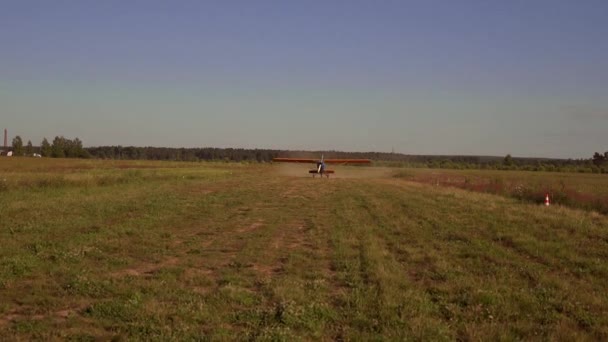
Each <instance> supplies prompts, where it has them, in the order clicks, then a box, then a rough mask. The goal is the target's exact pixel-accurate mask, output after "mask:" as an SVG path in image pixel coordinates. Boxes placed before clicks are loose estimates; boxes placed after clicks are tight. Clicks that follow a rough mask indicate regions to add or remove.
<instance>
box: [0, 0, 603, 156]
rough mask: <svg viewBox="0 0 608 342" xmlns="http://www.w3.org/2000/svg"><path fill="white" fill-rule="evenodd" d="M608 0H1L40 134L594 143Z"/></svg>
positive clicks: (20, 111)
mask: <svg viewBox="0 0 608 342" xmlns="http://www.w3.org/2000/svg"><path fill="white" fill-rule="evenodd" d="M606 18H608V2H607V1H592V0H588V1H558V0H554V1H542V0H537V1H516V0H514V1H447V0H446V1H405V0H403V1H355V0H353V1H86V0H83V1H76V0H74V1H61V0H58V1H27V0H24V1H0V125H1V126H3V127H5V128H8V129H9V133H10V135H11V136H13V135H15V134H19V135H21V136H22V137H23V138H24V139H26V140H28V139H31V140H32V141H33V142H34V143H35V144H36V143H38V142H39V141H40V140H41V139H42V137H44V136H46V137H48V138H52V137H54V136H55V135H65V136H66V137H76V136H77V137H79V138H80V139H82V140H83V141H84V143H85V145H88V146H92V145H110V144H112V145H137V146H172V147H181V146H185V147H202V146H218V147H249V148H255V147H258V148H280V149H311V150H315V149H336V150H346V151H390V150H391V148H394V149H395V150H396V151H398V152H402V153H411V154H468V155H471V154H473V155H479V154H482V155H504V154H507V153H511V154H513V155H515V156H545V157H566V158H568V157H572V158H580V157H590V156H591V155H592V153H593V152H594V151H605V150H608V134H607V132H608V38H607V37H608V20H607V19H606Z"/></svg>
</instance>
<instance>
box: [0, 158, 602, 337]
mask: <svg viewBox="0 0 608 342" xmlns="http://www.w3.org/2000/svg"><path fill="white" fill-rule="evenodd" d="M384 171H386V172H384ZM384 171H382V172H378V171H377V170H370V169H366V168H352V169H348V168H338V169H337V175H338V176H340V175H341V174H342V175H348V177H347V178H330V179H323V180H319V179H312V178H308V177H307V175H306V168H305V167H302V169H301V172H302V173H301V176H299V174H296V173H293V172H289V173H286V172H283V171H282V169H281V167H279V166H276V165H275V166H273V165H241V164H226V163H171V162H126V161H79V160H49V159H25V158H13V159H9V158H3V159H0V181H2V182H4V186H3V187H2V188H0V241H1V242H2V244H1V247H0V339H2V340H14V339H85V340H86V339H99V338H101V339H112V338H118V339H120V338H126V339H137V340H141V339H146V340H147V339H177V340H188V339H256V340H289V341H291V340H301V339H303V340H336V339H337V340H370V339H374V340H377V339H380V340H403V339H414V340H453V339H484V340H497V339H500V340H517V339H564V340H573V339H591V340H605V339H608V328H607V327H608V312H607V311H608V285H606V284H608V264H607V261H608V252H607V251H608V218H606V216H604V215H601V214H598V213H596V212H589V211H582V210H576V209H570V208H567V207H561V206H551V207H549V208H545V207H543V206H540V205H536V204H530V203H526V202H521V201H518V200H516V199H512V198H506V197H501V196H495V195H490V194H483V193H475V192H469V191H465V190H460V189H455V188H444V187H436V186H433V185H427V184H420V183H416V182H409V181H407V180H404V179H403V178H395V177H391V176H390V174H391V172H393V171H392V170H384ZM408 171H409V170H408ZM341 172H342V173H341ZM412 172H414V171H412ZM476 172H479V174H478V175H479V176H480V177H482V176H488V175H489V174H484V173H482V172H481V171H476ZM493 176H494V175H493V174H492V175H491V176H488V177H493ZM559 176H562V174H559ZM509 177H515V178H517V177H520V180H521V181H524V182H525V181H534V179H533V178H531V177H536V175H535V174H534V176H532V175H531V173H525V172H509ZM567 177H571V178H568V182H571V183H572V184H579V183H580V184H584V185H585V186H589V188H590V189H591V188H594V187H593V186H592V185H593V184H596V186H595V187H596V188H601V187H602V186H603V185H604V183H602V182H603V181H604V179H603V178H586V177H589V175H580V177H581V178H578V177H577V175H568V176H567ZM4 179H6V180H4ZM598 191H599V190H598Z"/></svg>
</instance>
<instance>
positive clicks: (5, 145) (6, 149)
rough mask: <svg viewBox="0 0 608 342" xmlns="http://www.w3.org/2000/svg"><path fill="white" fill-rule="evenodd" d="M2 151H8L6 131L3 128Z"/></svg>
mask: <svg viewBox="0 0 608 342" xmlns="http://www.w3.org/2000/svg"><path fill="white" fill-rule="evenodd" d="M4 151H8V132H7V131H6V128H5V129H4Z"/></svg>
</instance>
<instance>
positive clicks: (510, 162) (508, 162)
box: [502, 154, 513, 166]
mask: <svg viewBox="0 0 608 342" xmlns="http://www.w3.org/2000/svg"><path fill="white" fill-rule="evenodd" d="M502 163H503V164H504V165H505V166H513V157H511V155H510V154H507V155H506V156H505V159H504V160H503V162H502Z"/></svg>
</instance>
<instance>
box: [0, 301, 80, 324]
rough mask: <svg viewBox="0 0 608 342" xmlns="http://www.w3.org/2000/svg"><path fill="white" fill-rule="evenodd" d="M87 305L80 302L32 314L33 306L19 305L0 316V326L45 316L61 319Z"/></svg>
mask: <svg viewBox="0 0 608 342" xmlns="http://www.w3.org/2000/svg"><path fill="white" fill-rule="evenodd" d="M87 306H88V305H86V304H82V305H77V306H73V307H69V308H65V309H62V310H58V311H52V312H49V313H46V314H33V313H31V312H35V308H34V307H31V306H25V305H21V306H18V307H17V308H14V309H12V310H9V311H8V312H6V313H4V314H3V315H2V316H0V327H2V326H6V325H8V324H10V323H13V322H18V321H21V320H26V319H27V320H35V321H40V320H43V319H46V318H50V319H52V320H54V321H62V320H66V319H68V318H69V317H71V316H74V315H78V314H79V312H80V311H82V310H84V309H85V308H86V307H87Z"/></svg>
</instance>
